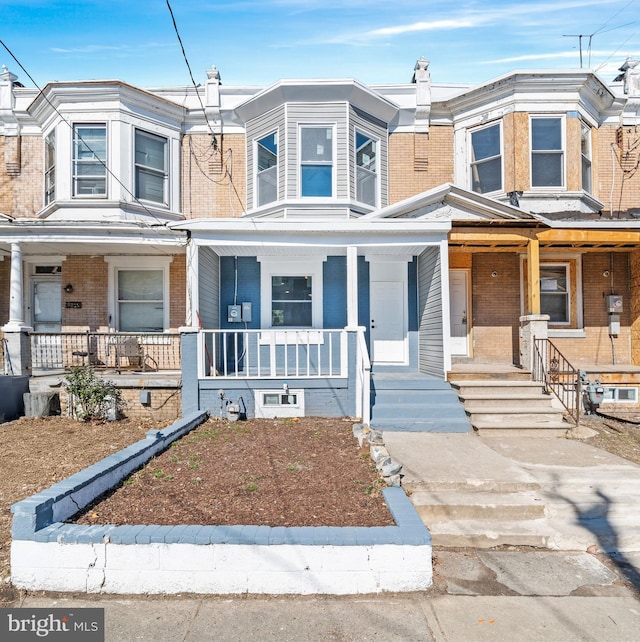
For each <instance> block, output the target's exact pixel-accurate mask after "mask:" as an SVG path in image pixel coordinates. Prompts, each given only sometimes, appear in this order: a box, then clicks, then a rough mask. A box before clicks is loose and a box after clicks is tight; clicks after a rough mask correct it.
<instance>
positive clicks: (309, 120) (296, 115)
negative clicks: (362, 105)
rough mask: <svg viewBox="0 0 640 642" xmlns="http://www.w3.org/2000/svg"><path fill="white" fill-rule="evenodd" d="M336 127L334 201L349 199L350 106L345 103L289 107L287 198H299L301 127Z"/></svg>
mask: <svg viewBox="0 0 640 642" xmlns="http://www.w3.org/2000/svg"><path fill="white" fill-rule="evenodd" d="M301 124H306V125H334V124H335V125H336V140H334V141H333V143H334V152H335V154H336V166H335V167H334V175H335V177H336V185H337V187H336V194H335V195H334V197H335V198H340V199H347V198H349V181H348V176H349V173H348V171H349V159H348V158H347V154H348V149H349V146H348V145H347V144H346V143H347V135H348V128H347V106H346V104H344V103H319V104H297V103H296V104H291V103H288V104H287V153H288V163H287V196H286V198H287V199H297V198H298V192H299V190H298V163H299V154H298V125H301Z"/></svg>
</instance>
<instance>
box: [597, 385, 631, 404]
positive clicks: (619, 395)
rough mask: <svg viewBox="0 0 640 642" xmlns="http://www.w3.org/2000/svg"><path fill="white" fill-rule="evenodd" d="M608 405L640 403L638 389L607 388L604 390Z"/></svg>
mask: <svg viewBox="0 0 640 642" xmlns="http://www.w3.org/2000/svg"><path fill="white" fill-rule="evenodd" d="M604 401H605V402H606V403H638V389H637V388H629V387H619V388H618V387H616V388H612V387H607V388H605V389H604Z"/></svg>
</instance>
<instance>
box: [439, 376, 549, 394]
mask: <svg viewBox="0 0 640 642" xmlns="http://www.w3.org/2000/svg"><path fill="white" fill-rule="evenodd" d="M451 386H452V387H453V388H454V389H455V390H457V391H458V394H461V395H468V394H488V393H491V392H499V393H500V396H503V397H505V396H514V397H517V396H519V395H520V394H522V393H523V392H524V393H529V392H535V393H542V392H543V390H542V385H541V384H539V383H536V382H535V381H528V380H527V381H499V382H498V381H482V380H470V381H452V382H451Z"/></svg>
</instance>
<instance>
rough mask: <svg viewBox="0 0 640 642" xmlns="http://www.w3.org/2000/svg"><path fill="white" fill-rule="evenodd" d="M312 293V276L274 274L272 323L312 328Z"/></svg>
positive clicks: (274, 325)
mask: <svg viewBox="0 0 640 642" xmlns="http://www.w3.org/2000/svg"><path fill="white" fill-rule="evenodd" d="M312 294H313V289H312V277H311V276H272V277H271V325H272V326H273V327H280V326H284V327H294V328H311V327H312V326H313V314H312V312H313V310H312V299H311V297H312Z"/></svg>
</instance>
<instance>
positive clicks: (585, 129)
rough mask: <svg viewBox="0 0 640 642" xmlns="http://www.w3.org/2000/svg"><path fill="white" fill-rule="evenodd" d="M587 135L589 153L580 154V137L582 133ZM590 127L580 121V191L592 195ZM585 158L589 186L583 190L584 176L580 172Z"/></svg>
mask: <svg viewBox="0 0 640 642" xmlns="http://www.w3.org/2000/svg"><path fill="white" fill-rule="evenodd" d="M585 132H586V133H587V141H588V143H589V144H588V147H589V152H588V155H586V154H583V153H582V136H583V134H584V133H585ZM591 134H592V133H591V127H589V125H587V123H585V122H584V120H581V121H580V188H581V189H582V191H583V192H586V193H587V194H593V139H592V135H591ZM583 158H587V160H588V161H589V185H590V189H588V190H587V189H585V187H584V174H583V172H582V168H583V167H582V165H583V163H582V159H583Z"/></svg>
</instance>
